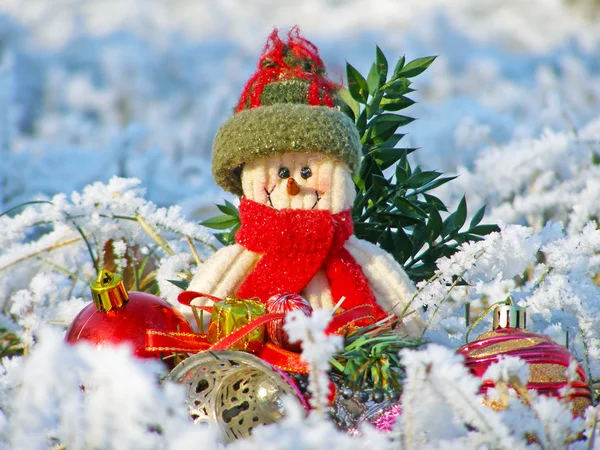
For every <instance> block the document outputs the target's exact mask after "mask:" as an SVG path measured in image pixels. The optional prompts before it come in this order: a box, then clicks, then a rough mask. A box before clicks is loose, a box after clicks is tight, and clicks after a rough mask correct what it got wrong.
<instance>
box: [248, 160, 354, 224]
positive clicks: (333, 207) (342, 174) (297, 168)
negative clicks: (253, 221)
mask: <svg viewBox="0 0 600 450" xmlns="http://www.w3.org/2000/svg"><path fill="white" fill-rule="evenodd" d="M242 189H243V191H244V195H245V196H246V198H248V199H249V200H253V201H255V202H258V203H262V204H264V205H268V206H271V207H272V208H275V209H284V208H291V209H306V210H310V209H317V210H325V211H329V212H331V213H332V214H336V213H339V212H341V211H344V210H347V209H350V208H351V207H352V203H353V201H354V196H355V193H354V183H353V182H352V175H351V173H350V170H349V169H348V167H347V166H346V164H344V163H343V162H341V161H338V160H336V159H333V158H331V157H329V156H327V155H323V154H322V153H294V152H290V153H285V154H282V155H274V156H271V157H269V158H262V159H258V160H255V161H252V162H249V163H248V164H246V165H244V169H243V170H242Z"/></svg>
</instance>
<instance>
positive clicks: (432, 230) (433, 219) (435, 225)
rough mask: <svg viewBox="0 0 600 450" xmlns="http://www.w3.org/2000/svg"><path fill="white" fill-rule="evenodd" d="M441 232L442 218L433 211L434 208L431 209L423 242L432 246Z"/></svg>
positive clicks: (435, 210)
mask: <svg viewBox="0 0 600 450" xmlns="http://www.w3.org/2000/svg"><path fill="white" fill-rule="evenodd" d="M441 232H442V218H441V217H440V213H439V212H438V211H437V209H435V207H431V208H430V209H429V220H428V221H427V225H426V226H425V241H426V242H427V243H428V244H430V245H431V244H432V243H433V242H434V241H435V240H436V239H437V238H438V236H439V235H440V233H441Z"/></svg>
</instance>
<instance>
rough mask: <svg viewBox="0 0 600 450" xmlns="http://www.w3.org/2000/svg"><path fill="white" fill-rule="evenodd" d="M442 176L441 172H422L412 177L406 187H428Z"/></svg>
mask: <svg viewBox="0 0 600 450" xmlns="http://www.w3.org/2000/svg"><path fill="white" fill-rule="evenodd" d="M441 175H442V174H441V172H436V171H434V170H432V171H426V172H420V173H417V174H414V175H413V176H412V177H410V179H409V180H408V181H407V182H406V185H407V187H408V188H411V189H416V188H419V187H422V186H426V185H427V184H429V183H431V182H432V181H433V180H436V179H438V178H439V177H440V176H441Z"/></svg>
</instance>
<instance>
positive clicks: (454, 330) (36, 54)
mask: <svg viewBox="0 0 600 450" xmlns="http://www.w3.org/2000/svg"><path fill="white" fill-rule="evenodd" d="M599 10H600V8H599V7H598V6H597V2H595V1H594V0H589V1H585V0H579V1H567V0H530V1H527V2H523V1H519V0H505V1H502V2H500V1H493V0H447V1H442V0H404V1H402V2H400V1H398V0H371V1H366V0H347V1H338V0H327V1H319V0H305V1H303V2H292V1H287V0H282V1H274V0H256V1H243V0H220V1H208V0H205V1H191V0H119V1H117V0H103V1H101V0H56V1H48V0H27V1H22V0H1V1H0V214H1V212H2V211H5V210H8V209H10V208H12V207H14V206H17V205H19V204H21V203H23V202H27V201H31V200H48V201H50V200H51V204H48V203H43V204H36V205H30V206H28V207H26V208H24V209H21V210H19V211H16V212H14V213H12V214H10V215H5V216H0V230H2V232H1V233H0V298H2V304H3V305H4V306H3V310H4V313H5V315H2V316H1V319H2V322H1V323H2V327H4V328H5V329H7V330H11V331H13V332H15V333H17V335H18V336H20V337H21V339H23V341H24V342H25V343H27V344H32V343H33V342H34V341H39V342H40V343H39V344H34V345H33V348H32V349H31V356H30V357H28V358H27V359H26V360H24V361H22V360H20V359H13V360H3V362H2V367H0V371H1V372H2V376H1V377H0V411H1V412H2V414H1V415H0V442H2V445H3V446H5V447H6V448H47V447H51V446H52V445H58V444H59V443H62V444H64V445H65V446H66V447H67V448H69V449H76V448H175V447H176V446H177V447H178V448H196V446H197V443H198V442H205V443H206V445H205V446H206V447H207V448H211V447H213V446H215V445H216V443H215V435H214V433H213V432H212V431H210V430H208V431H207V430H203V429H202V430H200V429H197V428H195V427H190V426H188V425H189V424H188V423H187V422H186V420H185V418H184V417H183V416H184V414H182V413H181V411H179V410H178V405H179V403H178V402H179V400H180V397H179V395H180V393H176V392H175V391H176V389H175V388H170V387H169V388H166V389H172V392H171V391H166V390H165V389H159V388H157V387H156V386H155V385H154V384H153V383H152V380H153V377H154V376H155V371H156V368H154V367H145V366H144V367H141V366H140V365H139V364H138V363H137V362H136V361H132V360H131V358H129V356H128V355H127V354H125V353H123V352H119V351H116V352H108V353H106V354H105V355H104V356H103V357H102V359H101V360H98V361H97V360H96V359H95V358H94V356H93V355H94V354H95V353H93V352H92V351H91V350H90V349H87V348H85V347H82V348H77V349H72V348H65V347H64V346H63V345H62V344H61V339H62V338H61V336H60V331H58V332H57V329H58V330H60V328H61V327H60V325H61V324H62V325H64V324H66V323H68V322H69V321H70V320H71V319H72V318H73V316H74V315H75V314H76V313H77V312H78V310H79V309H80V308H81V307H82V305H83V304H85V302H87V301H89V294H88V293H87V288H86V279H87V278H89V277H91V276H92V274H93V270H94V268H93V265H92V261H91V258H90V256H89V252H88V250H87V247H86V246H85V245H84V243H83V239H82V238H81V234H79V232H78V231H77V229H76V228H75V227H74V226H73V224H77V225H78V226H80V227H81V228H82V229H84V230H85V233H88V236H90V237H93V238H94V239H95V240H96V241H97V242H92V247H93V251H95V252H96V254H98V253H100V254H102V252H101V251H99V248H98V247H102V245H101V243H102V242H104V241H105V240H106V239H113V240H114V241H115V244H114V248H115V249H118V248H119V245H122V242H128V243H129V242H130V243H132V244H134V243H135V244H137V245H138V250H139V252H140V253H141V254H142V255H143V254H148V253H149V252H150V250H149V249H150V248H151V247H152V246H153V245H154V241H153V240H152V239H151V237H150V236H149V235H148V234H147V233H144V232H143V231H142V230H141V229H140V227H139V226H137V222H132V221H131V220H129V221H128V220H125V219H119V218H115V215H117V216H120V217H123V216H127V217H129V218H130V219H131V218H135V215H136V214H138V215H139V216H141V217H142V218H143V219H144V220H145V221H146V223H148V224H150V226H152V227H153V228H154V229H155V230H158V231H160V232H161V233H162V234H163V235H164V236H165V238H166V240H167V243H168V244H169V248H170V249H171V250H172V251H171V252H167V251H165V250H164V249H161V248H159V249H158V250H156V256H157V260H156V264H157V269H158V274H159V275H158V278H159V280H158V282H159V285H160V286H161V289H162V291H163V295H164V296H165V297H167V299H168V300H169V301H171V302H175V297H176V295H177V292H178V289H177V288H176V287H174V286H172V285H170V284H169V283H168V282H166V280H168V279H172V278H176V277H177V274H178V273H179V272H180V271H181V270H182V269H183V268H184V267H185V265H186V263H189V261H190V260H192V256H191V254H190V249H189V246H188V244H187V243H186V241H185V239H184V236H190V237H191V238H192V239H193V240H194V241H195V242H196V246H197V248H198V250H199V253H200V257H201V258H204V257H206V256H207V255H208V254H210V252H211V248H213V247H214V245H216V243H215V241H214V240H213V239H212V238H211V237H210V236H209V235H208V234H207V233H206V231H205V230H204V229H203V228H202V227H199V226H198V225H196V224H195V223H193V222H197V220H198V218H203V217H207V216H210V215H211V214H213V212H214V211H215V209H214V207H213V204H214V203H215V202H219V201H220V199H221V198H223V197H225V198H230V197H227V196H226V194H224V193H223V192H222V191H221V190H220V189H218V188H217V187H216V186H215V184H214V182H213V181H212V178H211V175H210V163H209V161H210V152H211V142H212V138H213V136H214V134H215V132H216V130H217V128H218V126H219V125H220V124H221V123H222V122H223V121H224V120H225V119H226V118H227V117H228V116H229V115H230V114H231V108H232V107H233V105H234V104H235V102H236V98H237V95H238V94H239V92H240V91H241V88H242V85H243V83H244V82H245V80H246V79H247V78H248V77H249V75H250V74H251V73H252V71H253V69H254V65H255V64H256V61H257V58H258V55H259V54H260V51H261V49H262V45H263V44H264V41H265V39H266V36H267V35H268V33H269V32H270V31H271V30H272V28H273V27H274V26H277V27H280V28H281V29H287V28H289V27H291V26H292V25H296V24H297V25H299V26H300V28H301V29H302V31H303V33H304V34H305V35H306V36H307V37H308V38H309V39H310V40H312V41H313V42H315V43H316V44H317V45H318V47H319V49H320V51H321V55H322V56H323V58H324V60H325V62H326V64H327V66H328V67H329V72H330V74H331V75H332V77H333V78H337V79H341V77H342V74H343V70H344V63H345V60H347V61H349V62H350V63H352V64H353V65H354V66H355V67H357V68H358V69H359V70H360V71H361V72H363V73H364V72H366V71H367V70H368V68H369V66H370V64H371V62H372V60H373V57H374V49H375V44H376V43H377V44H378V45H379V46H380V47H381V48H382V49H383V50H384V52H385V53H386V55H387V56H388V58H389V59H390V60H391V59H394V58H396V57H398V56H400V55H402V54H406V56H407V58H409V59H413V58H416V57H420V56H426V55H439V57H438V59H437V60H436V61H435V63H434V64H433V65H432V66H431V68H430V69H429V70H428V71H427V72H426V73H425V74H424V75H423V76H421V77H419V78H417V79H416V83H415V87H416V88H417V89H418V92H417V93H415V99H417V100H418V101H419V103H418V104H417V105H415V106H414V107H412V108H411V111H410V113H409V115H412V116H415V117H417V118H418V119H419V120H418V121H416V122H414V123H412V124H410V125H409V127H408V129H407V132H408V133H409V134H408V136H407V137H406V138H405V143H406V145H410V146H418V147H420V150H419V151H418V152H416V153H415V154H414V155H413V156H414V160H415V162H417V163H419V164H420V165H422V166H423V167H424V168H427V169H442V170H444V171H446V172H456V173H458V174H459V175H460V177H459V178H458V179H456V180H454V181H453V182H451V183H448V184H447V185H445V186H444V187H443V189H441V190H440V195H441V196H442V197H443V198H444V199H445V200H446V201H447V202H448V203H450V204H453V203H456V202H457V201H458V200H459V199H460V198H461V197H462V195H463V193H466V197H467V201H468V204H469V210H470V211H471V212H474V211H476V210H477V208H478V207H479V206H481V205H482V204H484V203H485V204H487V211H488V219H487V221H494V222H497V223H500V224H501V225H502V232H501V233H500V234H494V235H491V236H489V237H488V238H487V239H486V240H485V241H483V242H481V243H477V244H475V245H472V246H465V247H464V248H463V249H462V250H461V252H459V253H458V254H457V255H455V256H453V257H452V258H451V259H445V260H441V261H439V271H440V272H439V274H438V275H439V276H438V278H437V280H436V281H434V282H432V283H429V284H427V285H424V286H422V289H421V290H420V294H419V296H418V298H417V301H421V302H424V303H432V302H433V303H436V304H441V307H440V308H439V309H438V310H437V313H436V314H433V315H432V317H430V319H431V329H430V332H429V334H428V337H429V338H430V339H431V340H433V341H436V342H439V343H441V344H444V345H446V346H450V347H456V346H457V345H460V343H461V342H463V341H464V334H465V332H466V328H467V327H466V324H465V321H464V319H463V318H462V311H463V309H462V304H463V303H465V302H471V304H472V305H475V306H477V305H480V304H481V301H482V300H485V301H486V302H487V303H488V304H489V303H491V302H493V301H498V300H503V299H504V298H505V297H506V296H507V295H509V294H511V295H512V296H513V298H514V299H515V300H516V301H518V302H519V303H520V304H522V305H523V306H528V308H529V311H530V315H531V318H532V319H533V325H532V327H533V328H534V329H536V330H538V331H542V332H545V333H548V334H551V335H552V336H553V337H555V338H556V339H557V340H558V341H560V342H565V340H566V336H569V337H570V346H571V350H572V351H573V352H574V353H575V354H576V355H577V356H578V358H579V359H580V361H582V363H583V365H584V367H585V369H586V372H587V373H588V374H589V375H590V376H591V377H592V378H593V379H594V380H598V379H600V331H599V330H598V326H597V323H596V322H597V320H596V317H597V315H598V313H599V310H600V300H599V299H600V291H599V288H598V287H597V286H596V284H594V282H593V281H594V280H596V281H597V279H598V277H597V275H598V273H599V272H600V259H599V258H598V256H597V254H598V253H599V252H600V231H598V230H597V229H596V228H597V226H596V223H595V222H594V221H596V220H597V218H598V215H599V214H600V207H598V206H597V205H598V201H597V198H598V195H599V194H600V184H599V182H598V179H599V176H600V172H599V171H600V169H599V167H600V165H599V161H600V159H599V158H600V14H599ZM125 178H127V179H125ZM132 178H137V179H139V181H135V180H133V179H132ZM74 191H75V192H74ZM174 205H179V207H174ZM590 221H592V222H590ZM119 243H121V244H119ZM136 251H137V250H136ZM121 257H124V256H121ZM117 262H118V261H117ZM121 263H122V261H121ZM524 271H525V273H527V274H528V275H527V277H523V276H522V274H523V273H524ZM459 274H461V275H463V276H464V277H465V279H466V280H467V281H469V283H470V286H469V287H465V288H457V289H454V290H452V292H449V290H448V282H449V280H452V279H453V278H452V277H453V276H455V275H459ZM445 299H447V301H444V300H445ZM66 300H67V301H66ZM434 316H435V317H434ZM57 324H58V325H59V326H56V325H57ZM49 325H52V329H48V327H49ZM488 327H489V322H487V321H485V320H484V321H483V322H482V324H480V326H479V328H477V329H476V330H475V331H483V330H485V329H487V328H488ZM474 334H476V333H474ZM403 357H404V360H405V363H406V365H407V373H408V375H409V380H407V385H406V390H407V392H406V394H405V395H407V399H410V400H411V401H410V402H409V401H408V400H407V403H406V409H405V414H404V416H403V418H402V421H401V423H400V424H399V431H398V433H399V434H398V436H399V437H398V436H397V439H398V440H399V441H396V444H394V445H402V446H403V448H404V447H406V448H478V446H479V447H481V446H483V447H485V448H489V447H490V446H491V447H494V448H496V447H497V448H506V447H511V448H513V449H514V448H523V447H525V446H526V445H527V443H528V441H527V439H526V438H525V437H524V436H525V434H526V433H528V432H529V433H536V434H537V435H538V436H539V442H540V444H541V445H542V446H543V448H565V446H566V445H567V444H566V442H567V441H569V440H571V439H573V438H574V437H576V436H577V435H578V434H579V433H580V432H581V431H582V430H587V431H585V432H584V433H585V435H586V436H590V433H593V431H592V429H595V421H596V420H597V413H598V412H597V411H596V410H594V409H590V410H588V412H587V415H586V418H585V419H586V422H585V423H584V421H583V420H571V418H570V415H569V414H568V413H566V415H565V410H564V405H561V404H560V403H559V402H551V401H550V402H548V401H546V400H545V399H543V398H541V399H536V400H535V404H534V407H533V408H532V409H526V408H523V407H521V406H520V404H519V403H518V402H516V401H515V402H513V406H512V407H511V408H510V409H509V410H508V411H505V412H502V413H495V412H491V411H488V410H486V409H482V408H481V405H480V404H479V401H478V399H477V397H476V395H475V392H476V390H477V389H476V381H475V380H473V379H472V378H469V377H470V376H469V375H468V374H466V373H463V372H462V371H461V370H462V369H461V367H462V366H461V365H460V361H457V360H456V357H455V356H453V355H452V352H450V351H449V350H447V349H444V348H443V347H437V346H431V347H429V348H428V349H427V350H424V351H423V352H419V353H407V354H406V355H404V356H403ZM425 366H427V367H429V368H430V370H429V369H428V371H423V370H422V368H423V367H425ZM110 367H119V368H120V369H119V371H117V372H114V373H112V374H107V373H106V371H107V370H108V369H107V368H110ZM41 374H44V375H45V376H41ZM115 377H122V378H123V380H124V381H123V384H122V385H120V384H119V383H117V382H115ZM136 380H137V382H136ZM85 383H91V384H92V385H98V386H101V387H100V388H99V390H98V391H95V393H94V394H93V395H85V394H84V393H82V392H81V391H80V390H79V386H81V385H82V384H85ZM440 383H442V384H443V383H446V384H445V385H447V386H449V387H451V389H450V388H449V390H448V392H450V391H452V392H454V393H453V394H452V395H451V394H449V393H448V392H446V393H445V394H444V395H442V396H441V397H440V393H439V391H436V386H439V385H440ZM134 386H135V389H134V388H133V387H134ZM129 387H130V388H129ZM104 397H106V398H110V399H113V400H114V401H115V402H116V404H117V405H125V404H129V405H130V407H129V408H128V409H127V411H126V412H125V416H123V417H126V418H127V419H126V420H127V421H128V423H130V424H131V426H130V427H122V426H121V424H118V426H117V425H116V424H114V422H115V417H119V416H120V413H121V411H119V408H118V407H117V408H114V407H113V405H111V404H109V403H110V402H108V403H107V402H106V401H103V398H104ZM420 397H422V398H423V402H418V401H415V398H420ZM119 399H120V400H119ZM440 402H442V403H443V404H444V406H443V408H442V409H440V410H439V411H440V414H439V415H438V414H436V416H435V418H436V419H435V421H432V420H428V417H429V416H430V415H431V414H432V409H431V408H433V406H431V405H436V404H439V403H440ZM153 405H154V406H156V408H152V406H153ZM428 408H429V409H428ZM149 409H154V410H153V412H152V414H149V413H147V411H148V410H149ZM173 411H179V412H177V413H173ZM98 417H102V418H103V419H102V420H95V419H97V418H98ZM557 417H558V418H559V419H557V420H556V421H555V420H554V419H555V418H557ZM157 423H158V424H160V425H161V428H162V433H156V432H148V429H153V430H155V429H156V424H157ZM111 424H112V425H111ZM464 424H467V425H469V427H470V428H469V427H465V426H464ZM306 427H312V429H313V430H316V431H315V432H314V434H313V435H310V433H309V434H308V435H306V439H305V440H304V441H302V442H298V441H295V440H294V439H291V438H290V437H291V436H298V435H302V433H303V430H305V429H306ZM469 430H470V431H469ZM486 430H487V431H486ZM304 433H305V432H304ZM305 434H306V433H305ZM313 439H314V440H313ZM398 442H400V444H398ZM569 442H570V441H569ZM596 442H600V439H597V440H596ZM237 445H239V446H243V445H246V446H251V445H253V446H256V447H257V448H258V447H259V446H260V447H261V448H267V445H268V446H269V447H268V448H286V447H289V448H299V447H298V446H303V448H325V446H327V447H336V446H337V447H339V448H343V447H342V446H347V445H349V443H348V441H347V440H346V438H342V437H341V436H338V435H337V434H336V433H335V432H334V431H333V430H332V429H331V427H330V424H328V422H323V421H322V420H320V419H315V418H314V417H313V418H312V419H310V420H309V421H304V420H303V419H302V417H301V415H294V414H291V415H290V416H289V418H288V419H286V420H285V421H284V422H282V423H281V424H279V425H278V426H277V427H272V428H271V430H270V431H268V429H265V430H264V431H263V432H261V433H258V434H257V436H256V439H255V441H254V442H252V443H251V444H250V443H238V444H237ZM294 445H296V446H295V447H294ZM352 445H354V446H357V447H360V446H363V447H366V446H369V447H370V448H372V447H373V445H377V446H380V447H385V446H386V445H389V443H388V442H387V441H385V440H383V439H382V438H381V437H380V436H377V435H375V434H373V433H371V432H365V434H364V437H363V438H362V439H360V440H356V441H354V443H353V444H352ZM570 445H571V447H572V448H587V445H588V443H581V442H580V443H577V442H574V443H571V444H570ZM596 445H598V444H596Z"/></svg>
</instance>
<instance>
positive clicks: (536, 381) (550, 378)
mask: <svg viewBox="0 0 600 450" xmlns="http://www.w3.org/2000/svg"><path fill="white" fill-rule="evenodd" d="M493 314H494V317H493V325H492V328H493V329H492V331H488V332H487V333H484V334H482V335H481V336H479V337H478V338H477V339H475V341H473V342H471V343H468V344H467V345H465V346H463V347H461V348H460V349H459V350H458V352H459V353H460V354H462V355H463V356H464V357H465V364H466V365H467V367H468V368H469V369H470V370H471V372H472V373H473V374H474V375H477V376H478V377H482V376H483V374H484V373H485V371H486V370H487V368H488V367H489V366H490V365H491V364H493V363H495V362H497V361H498V357H499V356H501V355H506V356H518V357H519V358H521V359H523V360H524V361H525V362H527V363H528V364H529V368H530V378H529V381H528V383H527V386H525V387H520V389H519V387H518V386H514V387H515V388H516V390H517V391H518V392H519V391H520V392H519V393H520V394H524V395H527V391H528V390H535V391H537V392H538V393H539V394H542V395H547V396H550V397H560V396H561V395H560V392H559V391H560V390H561V389H562V388H564V387H566V386H567V385H568V386H569V388H570V389H569V394H568V396H569V398H568V399H569V401H570V403H571V411H572V412H573V414H575V415H578V416H581V415H583V411H584V410H585V409H586V408H587V407H588V406H589V405H591V404H592V394H591V390H590V386H589V384H588V381H587V378H586V375H585V371H584V370H583V368H582V367H581V365H579V364H578V367H577V379H576V380H572V381H569V380H568V377H567V373H566V370H567V368H568V367H569V363H570V362H571V361H572V360H573V359H574V357H573V355H571V353H569V351H568V350H567V349H566V348H565V347H564V346H562V345H560V344H557V343H555V342H554V341H553V340H552V339H551V338H550V337H549V336H546V335H544V334H538V333H533V332H531V331H528V330H527V329H526V328H525V327H526V322H527V313H526V311H525V308H522V307H520V306H517V305H514V304H512V301H511V300H508V301H507V302H506V303H505V304H503V305H498V306H496V307H495V308H494V310H493ZM494 386H495V384H494V382H493V381H491V380H483V383H482V387H481V393H483V394H485V393H486V392H487V390H488V389H489V388H491V387H494ZM490 406H492V407H494V408H502V407H504V406H505V404H503V403H493V404H492V403H490Z"/></svg>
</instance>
